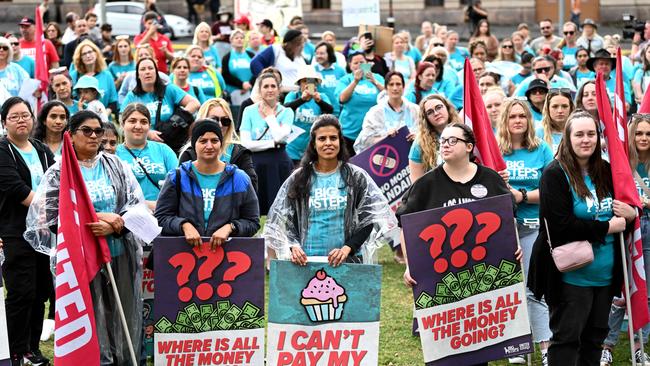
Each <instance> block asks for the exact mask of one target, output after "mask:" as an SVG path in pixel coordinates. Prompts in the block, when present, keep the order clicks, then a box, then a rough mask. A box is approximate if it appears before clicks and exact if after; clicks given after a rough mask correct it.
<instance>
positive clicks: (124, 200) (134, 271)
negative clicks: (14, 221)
mask: <svg viewBox="0 0 650 366" xmlns="http://www.w3.org/2000/svg"><path fill="white" fill-rule="evenodd" d="M97 164H102V165H103V167H104V171H105V172H106V174H107V175H108V176H109V179H110V181H111V184H112V187H111V188H112V189H113V190H114V192H115V203H116V204H115V211H114V213H117V214H123V213H124V212H126V211H128V210H129V209H130V208H132V207H134V206H136V205H140V204H142V205H143V204H144V202H145V201H144V196H143V194H142V190H141V189H140V186H139V185H138V182H137V180H136V178H135V176H134V175H133V173H132V172H131V169H130V168H128V167H127V166H126V165H125V164H124V163H123V162H122V161H121V160H119V159H118V158H117V157H116V156H114V155H109V154H104V153H103V152H100V153H99V154H98V155H97V156H96V157H95V158H94V159H93V160H92V162H91V163H90V165H86V166H87V167H91V168H94V167H96V166H97ZM60 176H61V163H60V162H57V163H55V164H54V165H53V166H52V167H50V169H48V170H47V172H45V175H44V176H43V178H42V179H41V184H40V185H39V187H38V189H37V191H36V194H35V196H34V199H33V200H32V204H31V205H30V207H29V212H28V214H27V222H26V223H27V230H26V232H25V235H24V236H25V239H26V240H27V241H28V242H29V243H30V244H31V245H32V246H33V247H34V249H35V250H36V251H39V252H41V253H44V254H47V255H50V256H51V257H52V260H53V261H54V259H55V257H54V256H55V254H56V250H55V249H56V230H57V220H58V214H59V178H60ZM125 230H126V229H125ZM107 242H108V243H109V248H110V249H111V257H112V260H111V266H112V268H113V274H114V276H115V282H116V284H117V288H118V292H119V294H120V299H121V303H122V307H123V309H124V315H125V317H126V322H127V324H128V326H129V333H130V335H131V341H132V342H133V347H134V348H133V349H134V350H135V353H136V357H139V354H140V350H141V344H142V286H141V283H142V244H143V243H142V241H141V240H140V239H137V238H136V237H135V236H134V235H133V234H132V233H130V232H128V233H126V234H124V235H122V236H119V237H116V236H109V237H107ZM90 291H91V293H92V297H93V307H94V310H95V324H96V328H97V335H98V340H99V349H100V356H101V364H102V365H130V364H131V363H132V362H131V356H130V354H129V349H128V345H127V343H126V338H125V335H124V329H123V327H122V323H121V322H120V318H119V313H118V310H117V307H116V305H115V304H116V302H115V301H116V300H115V296H114V295H113V291H112V289H111V284H110V280H109V276H108V273H107V272H106V269H105V268H102V269H101V270H100V272H98V273H97V276H96V277H95V279H94V280H93V281H92V282H91V283H90Z"/></svg>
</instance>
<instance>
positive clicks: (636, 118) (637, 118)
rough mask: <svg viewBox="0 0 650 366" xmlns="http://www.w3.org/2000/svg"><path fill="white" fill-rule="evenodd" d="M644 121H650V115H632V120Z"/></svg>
mask: <svg viewBox="0 0 650 366" xmlns="http://www.w3.org/2000/svg"><path fill="white" fill-rule="evenodd" d="M639 119H641V120H644V121H650V113H634V114H632V120H639Z"/></svg>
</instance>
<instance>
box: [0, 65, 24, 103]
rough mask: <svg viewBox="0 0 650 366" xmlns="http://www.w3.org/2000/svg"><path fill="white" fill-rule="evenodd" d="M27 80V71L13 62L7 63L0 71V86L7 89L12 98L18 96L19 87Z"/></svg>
mask: <svg viewBox="0 0 650 366" xmlns="http://www.w3.org/2000/svg"><path fill="white" fill-rule="evenodd" d="M27 79H29V74H28V73H27V71H25V70H23V68H22V67H20V66H19V65H17V64H15V63H13V62H11V63H9V64H8V65H7V66H6V67H5V68H4V69H3V70H0V84H2V85H3V86H4V87H5V89H7V91H8V92H9V94H11V96H12V97H17V96H18V93H19V92H20V87H21V86H22V85H23V83H24V82H25V81H27Z"/></svg>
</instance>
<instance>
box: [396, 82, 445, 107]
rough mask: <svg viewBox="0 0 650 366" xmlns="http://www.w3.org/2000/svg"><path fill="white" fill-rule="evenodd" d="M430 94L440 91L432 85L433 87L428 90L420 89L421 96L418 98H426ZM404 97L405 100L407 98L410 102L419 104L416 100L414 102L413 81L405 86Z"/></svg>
mask: <svg viewBox="0 0 650 366" xmlns="http://www.w3.org/2000/svg"><path fill="white" fill-rule="evenodd" d="M431 94H440V92H439V91H438V89H436V88H435V87H433V88H431V89H429V90H422V92H421V95H422V98H421V99H420V101H421V100H422V99H424V98H426V97H427V96H429V95H431ZM404 98H406V100H408V101H409V102H411V103H415V104H419V103H418V102H416V98H415V85H414V84H413V83H410V84H409V85H408V86H407V87H406V90H405V91H404Z"/></svg>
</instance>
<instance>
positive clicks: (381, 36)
mask: <svg viewBox="0 0 650 366" xmlns="http://www.w3.org/2000/svg"><path fill="white" fill-rule="evenodd" d="M364 4H365V2H364ZM362 7H363V6H362ZM344 27H345V26H344ZM366 32H370V33H371V34H372V39H373V40H374V41H375V53H377V54H378V55H383V54H385V53H386V52H391V51H392V50H393V34H394V32H395V30H394V29H393V28H389V27H382V26H380V25H370V24H367V25H366V24H359V32H358V33H357V35H358V36H361V35H362V34H364V33H366Z"/></svg>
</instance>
